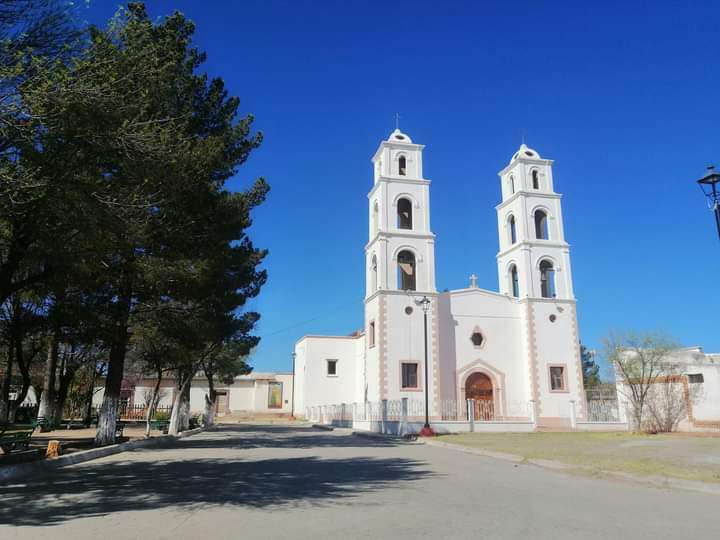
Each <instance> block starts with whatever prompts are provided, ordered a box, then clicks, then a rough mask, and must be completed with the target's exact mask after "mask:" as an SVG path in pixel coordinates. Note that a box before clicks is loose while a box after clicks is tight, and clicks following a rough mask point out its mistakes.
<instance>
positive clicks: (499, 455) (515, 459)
mask: <svg viewBox="0 0 720 540" xmlns="http://www.w3.org/2000/svg"><path fill="white" fill-rule="evenodd" d="M421 442H422V444H427V445H428V446H439V447H440V448H449V449H450V450H456V451H458V452H464V453H466V454H473V455H476V456H483V457H491V458H495V459H501V460H503V461H509V462H511V463H522V462H523V461H525V458H524V457H522V456H516V455H515V454H506V453H504V452H493V451H491V450H481V449H480V448H471V447H469V446H462V445H460V444H452V443H446V442H443V441H436V440H434V439H424V440H422V441H421Z"/></svg>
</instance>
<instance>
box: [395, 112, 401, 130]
mask: <svg viewBox="0 0 720 540" xmlns="http://www.w3.org/2000/svg"><path fill="white" fill-rule="evenodd" d="M395 129H400V113H395Z"/></svg>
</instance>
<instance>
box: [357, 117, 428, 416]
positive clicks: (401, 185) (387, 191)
mask: <svg viewBox="0 0 720 540" xmlns="http://www.w3.org/2000/svg"><path fill="white" fill-rule="evenodd" d="M423 149H424V146H423V145H421V144H415V143H413V141H412V139H411V138H410V137H409V136H408V135H407V134H406V133H403V132H401V131H400V130H399V129H396V130H395V131H393V132H392V133H391V134H390V136H389V137H388V138H387V139H386V140H384V141H382V142H381V143H380V146H379V148H378V149H377V151H376V152H375V155H374V156H373V157H372V163H373V173H374V174H373V186H372V189H371V190H370V193H369V194H368V210H369V212H368V218H369V219H368V223H369V225H368V236H369V241H368V243H367V245H366V246H365V261H366V269H367V270H366V272H367V278H366V292H365V343H366V348H365V373H366V386H365V387H366V399H368V400H370V401H374V400H381V399H387V398H389V397H390V396H394V397H395V398H397V397H398V396H399V397H408V398H413V399H417V397H419V396H418V392H420V391H421V390H422V387H423V386H424V381H425V380H427V381H428V382H429V389H430V408H431V410H432V409H434V408H435V405H434V403H435V402H436V401H437V399H438V397H437V395H438V392H439V389H437V388H435V386H436V385H435V383H434V381H436V380H437V378H438V376H437V370H438V365H437V361H436V359H437V356H438V353H437V350H438V345H437V331H436V328H437V322H436V321H437V309H438V308H437V291H436V289H435V235H434V234H433V233H432V231H431V229H430V181H429V180H427V179H425V178H424V177H423ZM423 297H427V298H428V299H429V300H430V308H429V311H428V326H429V333H428V343H427V347H428V357H429V371H430V373H427V374H426V373H425V372H424V361H423V360H424V351H425V343H424V334H423V324H424V319H423V310H422V308H421V306H420V305H418V300H420V299H422V298H423ZM421 395H422V394H421Z"/></svg>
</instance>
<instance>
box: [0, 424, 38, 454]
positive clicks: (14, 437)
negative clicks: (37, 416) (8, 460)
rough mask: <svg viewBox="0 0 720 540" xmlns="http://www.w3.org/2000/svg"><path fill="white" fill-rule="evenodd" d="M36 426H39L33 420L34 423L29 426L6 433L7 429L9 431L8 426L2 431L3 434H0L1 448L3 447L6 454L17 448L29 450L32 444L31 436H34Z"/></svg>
mask: <svg viewBox="0 0 720 540" xmlns="http://www.w3.org/2000/svg"><path fill="white" fill-rule="evenodd" d="M36 428H37V426H36V425H35V423H34V422H33V425H31V426H30V427H29V428H27V427H25V428H21V429H19V430H18V431H15V432H13V433H9V434H7V435H5V431H7V426H6V427H5V429H3V431H2V435H0V449H2V451H3V453H4V454H9V453H11V452H15V451H17V450H27V449H28V445H29V444H30V437H32V434H33V433H34V432H35V429H36Z"/></svg>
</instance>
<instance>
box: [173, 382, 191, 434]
mask: <svg viewBox="0 0 720 540" xmlns="http://www.w3.org/2000/svg"><path fill="white" fill-rule="evenodd" d="M191 380H192V375H188V374H187V373H185V371H184V370H182V369H181V370H178V387H177V391H176V392H175V397H173V407H172V413H171V414H170V426H169V427H168V433H169V434H170V435H177V434H178V433H180V432H181V431H182V430H183V421H182V417H183V416H184V415H185V413H184V412H183V411H182V408H183V406H184V398H183V396H184V395H185V390H186V389H187V392H188V394H189V393H190V381H191ZM188 405H189V404H188Z"/></svg>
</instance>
